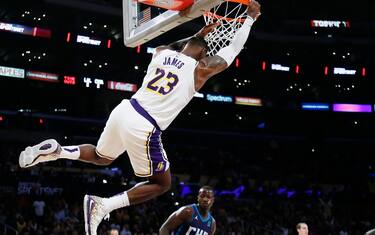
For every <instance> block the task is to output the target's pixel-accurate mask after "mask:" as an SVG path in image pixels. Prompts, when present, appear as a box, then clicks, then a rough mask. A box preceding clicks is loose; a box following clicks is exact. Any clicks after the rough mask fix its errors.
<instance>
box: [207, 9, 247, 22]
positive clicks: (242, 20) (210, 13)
mask: <svg viewBox="0 0 375 235" xmlns="http://www.w3.org/2000/svg"><path fill="white" fill-rule="evenodd" d="M204 15H205V16H207V17H210V18H213V19H218V20H225V21H228V22H232V21H237V22H240V23H243V22H245V19H243V18H239V19H233V18H226V17H224V16H220V15H216V14H214V13H212V12H209V11H206V12H205V13H204Z"/></svg>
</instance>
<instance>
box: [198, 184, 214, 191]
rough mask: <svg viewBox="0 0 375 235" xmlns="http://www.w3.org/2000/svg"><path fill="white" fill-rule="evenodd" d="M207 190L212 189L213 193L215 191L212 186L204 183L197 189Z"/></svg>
mask: <svg viewBox="0 0 375 235" xmlns="http://www.w3.org/2000/svg"><path fill="white" fill-rule="evenodd" d="M202 189H203V190H207V191H212V192H213V193H215V192H214V188H212V187H211V186H208V185H204V186H202V187H201V188H200V189H199V191H201V190H202Z"/></svg>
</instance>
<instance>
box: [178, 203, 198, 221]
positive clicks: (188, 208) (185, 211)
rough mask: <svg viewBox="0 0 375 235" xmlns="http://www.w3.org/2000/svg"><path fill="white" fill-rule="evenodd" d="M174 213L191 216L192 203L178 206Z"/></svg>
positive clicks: (192, 212)
mask: <svg viewBox="0 0 375 235" xmlns="http://www.w3.org/2000/svg"><path fill="white" fill-rule="evenodd" d="M176 214H177V215H178V216H181V217H184V218H191V217H192V216H193V215H194V207H193V205H186V206H183V207H180V209H178V210H177V212H176Z"/></svg>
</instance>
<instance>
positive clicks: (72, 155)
mask: <svg viewBox="0 0 375 235" xmlns="http://www.w3.org/2000/svg"><path fill="white" fill-rule="evenodd" d="M80 155H81V151H80V149H79V147H78V146H63V147H61V153H60V154H59V157H60V158H66V159H70V160H78V158H79V156H80Z"/></svg>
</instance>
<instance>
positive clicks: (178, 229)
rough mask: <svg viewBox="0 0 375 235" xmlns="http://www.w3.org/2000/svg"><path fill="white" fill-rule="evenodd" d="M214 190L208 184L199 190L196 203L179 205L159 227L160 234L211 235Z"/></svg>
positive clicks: (212, 229)
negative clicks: (211, 210)
mask: <svg viewBox="0 0 375 235" xmlns="http://www.w3.org/2000/svg"><path fill="white" fill-rule="evenodd" d="M214 200H215V196H214V191H213V189H212V188H211V187H210V186H203V187H202V188H201V189H200V190H199V194H198V204H193V205H188V206H184V207H181V208H180V209H178V210H177V211H175V212H173V213H172V214H171V215H170V216H169V218H168V219H167V220H166V221H165V223H164V224H163V225H162V226H161V228H160V233H159V234H160V235H169V234H172V232H173V234H174V235H185V234H186V235H197V234H201V235H213V234H215V231H216V222H215V219H214V217H212V216H211V213H210V209H211V207H212V204H213V203H214Z"/></svg>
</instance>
